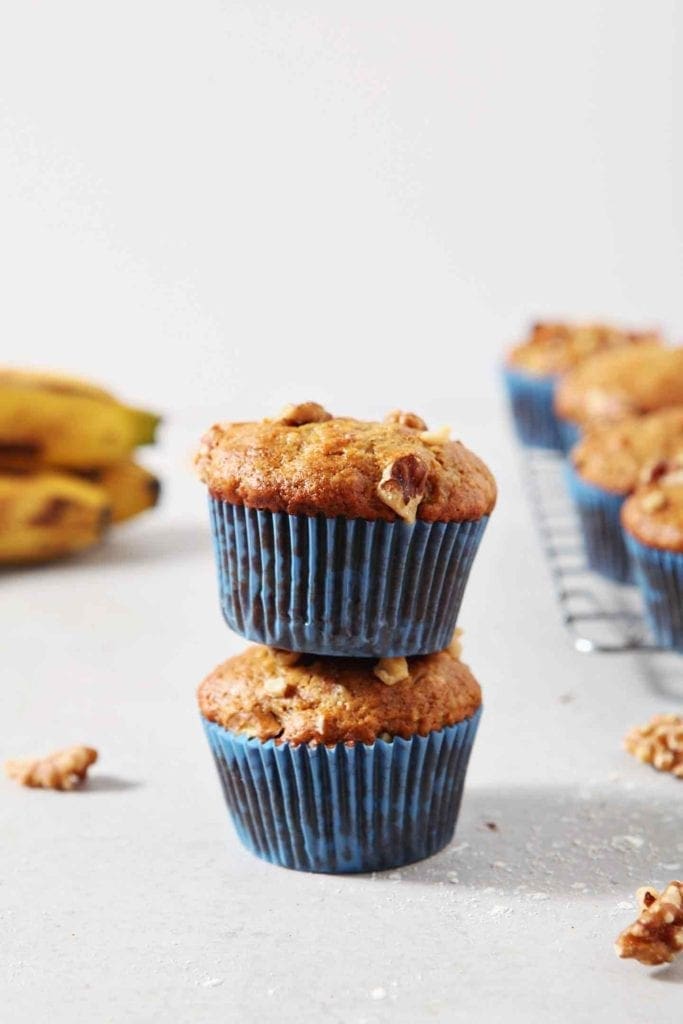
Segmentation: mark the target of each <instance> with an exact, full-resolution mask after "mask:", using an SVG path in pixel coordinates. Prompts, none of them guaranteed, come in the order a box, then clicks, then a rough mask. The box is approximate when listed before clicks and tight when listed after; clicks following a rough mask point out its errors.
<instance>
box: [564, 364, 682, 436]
mask: <svg viewBox="0 0 683 1024" xmlns="http://www.w3.org/2000/svg"><path fill="white" fill-rule="evenodd" d="M681 404H683V348H660V347H659V346H658V345H655V344H644V345H639V346H637V347H635V348H627V349H618V350H616V351H614V352H603V353H601V354H599V355H596V356H593V357H592V358H591V359H589V360H587V362H585V363H583V364H582V365H581V366H578V367H577V368H576V369H575V370H572V372H571V373H568V374H567V376H566V377H564V378H563V379H562V381H561V382H560V384H559V386H558V389H557V392H556V394H555V411H556V412H557V414H558V416H559V417H560V418H561V419H564V420H569V421H570V422H572V423H577V424H579V425H581V426H584V427H585V426H587V425H588V424H590V423H596V422H597V423H610V422H612V423H613V422H616V421H617V420H621V419H623V418H624V417H625V416H628V415H637V416H640V415H642V414H643V413H647V412H653V411H654V410H656V409H664V408H667V407H669V406H672V405H681Z"/></svg>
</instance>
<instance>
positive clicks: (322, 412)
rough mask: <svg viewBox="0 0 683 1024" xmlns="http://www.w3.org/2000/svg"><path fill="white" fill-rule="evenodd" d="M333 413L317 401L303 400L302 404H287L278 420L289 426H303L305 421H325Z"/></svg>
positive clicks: (330, 417)
mask: <svg viewBox="0 0 683 1024" xmlns="http://www.w3.org/2000/svg"><path fill="white" fill-rule="evenodd" d="M331 419H332V415H331V413H329V412H328V411H327V409H323V407H322V405H318V403H317V402H301V404H300V405H286V406H285V407H284V409H283V410H282V412H281V413H280V415H279V416H278V420H279V421H280V422H281V423H286V424H287V426H289V427H301V426H303V425H304V423H324V422H325V421H326V420H331Z"/></svg>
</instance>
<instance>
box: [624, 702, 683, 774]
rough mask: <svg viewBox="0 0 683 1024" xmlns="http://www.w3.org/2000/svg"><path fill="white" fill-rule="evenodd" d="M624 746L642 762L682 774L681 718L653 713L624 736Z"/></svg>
mask: <svg viewBox="0 0 683 1024" xmlns="http://www.w3.org/2000/svg"><path fill="white" fill-rule="evenodd" d="M624 747H625V748H626V750H627V751H628V752H629V754H633V756H634V757H636V758H638V760H639V761H642V762H643V763H644V764H651V765H652V767H653V768H656V769H657V770H658V771H660V772H671V774H672V775H675V776H676V777H677V778H679V779H680V778H683V718H682V717H681V716H680V715H655V716H654V718H652V719H651V720H650V721H649V722H648V723H647V725H638V726H636V728H635V729H631V731H630V732H629V733H628V734H627V735H626V736H625V737H624Z"/></svg>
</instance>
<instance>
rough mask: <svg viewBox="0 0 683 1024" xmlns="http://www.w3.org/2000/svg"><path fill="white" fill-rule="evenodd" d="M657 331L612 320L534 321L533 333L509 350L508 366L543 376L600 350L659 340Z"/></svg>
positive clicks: (552, 373) (575, 363)
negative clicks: (612, 323)
mask: <svg viewBox="0 0 683 1024" xmlns="http://www.w3.org/2000/svg"><path fill="white" fill-rule="evenodd" d="M658 341H659V335H658V334H657V332H656V331H625V330H623V329H622V328H618V327H612V326H610V325H609V324H590V323H589V324H570V323H557V322H551V321H546V322H541V323H536V324H533V325H532V327H531V330H530V332H529V336H528V337H527V338H526V339H525V340H524V341H522V342H520V343H519V344H518V345H515V346H514V348H513V349H512V350H511V351H510V352H509V353H508V358H507V363H508V366H511V367H516V368H518V369H520V370H524V371H525V372H526V373H531V374H534V375H535V376H539V377H547V376H555V375H557V374H560V373H566V372H567V370H571V369H572V368H573V367H575V366H578V365H579V363H582V362H583V361H584V360H585V359H587V358H588V357H589V356H593V355H595V354H596V353H597V352H606V351H607V350H611V349H615V348H624V347H626V346H630V345H638V344H641V343H642V342H651V343H657V342H658Z"/></svg>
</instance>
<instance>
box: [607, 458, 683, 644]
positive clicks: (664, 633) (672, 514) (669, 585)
mask: <svg viewBox="0 0 683 1024" xmlns="http://www.w3.org/2000/svg"><path fill="white" fill-rule="evenodd" d="M621 521H622V524H623V527H624V531H625V536H626V544H627V546H628V550H629V553H630V555H631V558H632V559H633V564H634V566H635V574H636V582H637V584H638V586H639V588H640V592H641V595H642V598H643V603H644V605H645V616H646V618H647V620H648V624H649V626H650V628H651V630H652V632H653V634H654V638H655V641H656V642H657V643H658V644H659V645H660V647H671V648H673V649H674V650H677V651H681V652H683V471H681V470H677V471H676V472H674V473H671V474H669V475H665V476H663V477H662V478H661V479H660V480H658V481H657V482H656V483H653V484H649V485H648V486H646V487H641V488H639V490H637V491H636V492H635V493H634V494H632V495H631V497H630V498H628V500H627V501H626V502H625V503H624V506H623V508H622V511H621Z"/></svg>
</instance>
